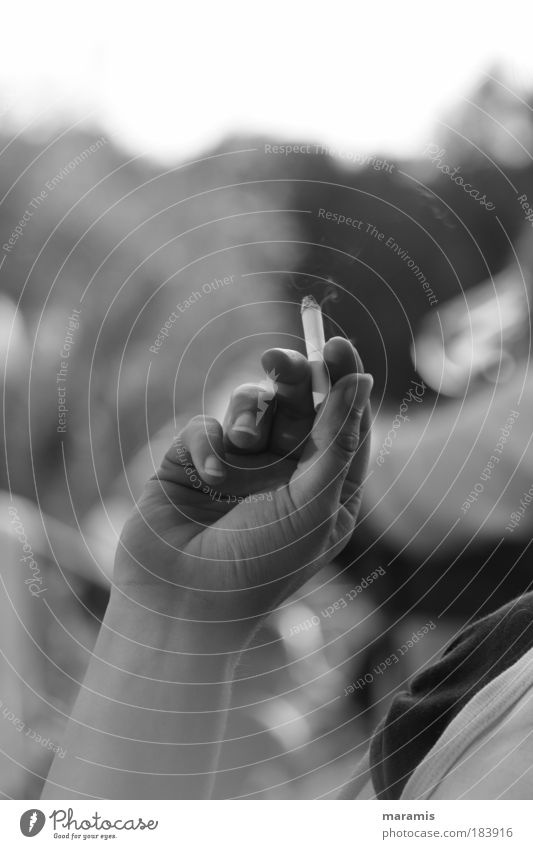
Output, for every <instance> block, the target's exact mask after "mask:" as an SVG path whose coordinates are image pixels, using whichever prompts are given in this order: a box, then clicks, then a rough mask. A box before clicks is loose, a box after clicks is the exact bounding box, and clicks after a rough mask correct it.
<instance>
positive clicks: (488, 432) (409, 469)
mask: <svg viewBox="0 0 533 849" xmlns="http://www.w3.org/2000/svg"><path fill="white" fill-rule="evenodd" d="M17 15H18V16H19V19H18V21H17V30H16V34H13V33H12V34H6V35H5V36H4V40H3V42H4V43H3V45H2V51H1V53H0V136H1V138H0V198H1V200H0V364H1V366H2V370H1V375H2V376H1V378H0V379H1V381H2V389H3V394H2V399H3V422H4V423H3V430H2V433H1V435H0V440H1V441H2V452H1V458H2V459H1V463H0V501H1V509H0V582H1V583H0V793H1V794H2V795H3V796H4V797H6V798H35V797H37V796H38V795H39V792H40V788H41V785H42V783H43V780H44V777H45V776H46V772H47V769H48V766H49V764H50V761H51V758H52V756H53V753H54V751H55V750H58V749H59V748H60V745H61V734H62V728H63V726H64V723H65V720H66V718H67V717H68V714H69V711H70V709H71V707H72V703H73V700H74V698H75V695H76V692H77V688H78V686H79V684H80V682H81V680H82V679H83V675H84V671H85V667H86V665H87V662H88V658H89V653H90V651H91V648H92V645H93V644H94V640H95V637H96V634H97V631H98V627H99V622H100V620H101V617H102V615H103V612H104V611H105V606H106V603H107V598H108V593H109V587H110V581H111V580H112V565H113V556H114V550H115V547H116V542H117V538H118V535H119V534H120V530H121V527H122V524H123V522H124V519H125V517H126V516H127V515H128V513H129V512H130V510H131V508H132V505H133V504H134V502H135V500H136V499H137V498H138V497H139V495H140V492H141V489H142V485H143V483H144V481H145V480H146V478H147V477H148V476H149V475H150V474H152V473H153V467H154V464H157V463H158V461H159V459H160V458H161V456H162V454H163V453H164V451H165V450H166V447H167V446H168V444H169V442H170V441H171V439H172V436H173V435H174V434H175V432H176V429H179V428H180V427H181V426H182V424H183V422H184V421H185V420H187V419H188V418H189V417H190V416H191V415H193V414H196V413H198V412H202V411H205V412H207V413H209V414H213V415H217V416H222V415H223V413H224V409H225V405H226V402H227V398H228V394H229V391H230V390H231V388H232V387H233V386H235V385H236V384H238V383H241V382H243V381H245V380H249V379H251V380H257V379H260V378H261V377H262V375H261V372H260V367H259V356H260V353H261V352H262V351H263V350H264V349H265V348H266V347H270V346H272V345H281V346H283V347H296V348H299V349H300V350H304V347H303V341H302V339H301V329H300V323H299V302H300V300H301V297H302V295H303V294H307V293H312V294H314V295H315V297H317V299H318V300H319V301H321V303H322V304H323V308H324V311H325V313H326V316H327V325H328V333H329V334H330V335H334V334H341V335H345V336H347V337H349V338H350V339H352V340H353V341H354V342H355V344H356V345H357V347H358V349H359V351H360V352H361V355H362V357H363V360H364V363H365V367H366V370H367V371H370V372H372V373H373V374H374V375H375V387H374V391H373V397H372V402H373V410H374V415H375V429H374V438H373V458H372V462H371V468H370V475H369V479H368V483H367V488H366V495H365V509H364V516H363V517H362V519H361V522H360V525H359V528H358V530H357V533H356V534H355V535H354V538H353V539H352V541H351V542H350V544H349V546H348V547H347V549H346V550H345V552H344V553H343V555H342V557H341V558H340V559H339V561H338V562H336V563H334V564H331V566H330V567H329V568H328V570H326V572H325V573H321V574H320V575H319V576H317V577H316V578H315V579H314V580H313V581H312V582H311V583H309V584H308V585H306V586H305V587H304V588H303V589H302V590H301V591H300V592H299V594H298V597H295V598H293V599H291V600H290V602H289V603H288V604H287V605H285V606H284V607H283V609H281V610H280V611H278V612H277V613H276V614H275V616H273V617H272V618H271V620H270V622H269V624H268V626H267V627H266V628H265V629H264V630H263V632H262V633H261V634H260V635H258V638H257V641H258V647H257V649H256V651H254V665H253V669H252V668H250V667H246V666H244V668H243V669H242V673H241V674H242V677H243V679H246V680H243V681H242V682H240V683H239V684H238V686H236V688H235V703H234V705H233V706H232V711H231V715H230V717H231V718H230V727H229V729H228V734H229V736H231V737H233V738H240V740H241V745H232V746H231V749H229V747H228V751H225V752H224V753H223V759H222V770H223V771H222V772H221V774H220V777H219V780H218V786H217V795H219V796H221V797H236V796H249V797H253V798H289V799H290V798H314V797H317V796H327V795H328V794H333V793H334V791H335V788H336V787H337V786H338V785H339V784H340V783H341V782H342V781H343V780H345V779H346V777H347V776H348V775H349V773H350V770H351V769H352V768H353V765H354V763H355V762H356V761H357V758H358V756H359V755H360V753H361V751H362V749H363V748H364V746H365V743H367V742H368V738H369V735H370V733H371V732H372V729H373V728H374V726H375V724H376V722H377V721H378V719H379V718H380V717H381V716H382V715H383V712H384V711H385V710H386V708H387V705H388V704H389V703H390V699H391V698H392V696H393V695H394V693H395V692H397V690H398V689H399V688H401V687H403V686H405V685H406V682H407V681H408V680H409V678H410V677H411V676H412V675H413V674H415V673H416V672H417V671H418V670H420V669H421V668H423V667H424V665H426V664H427V663H429V662H431V659H432V658H435V657H436V656H437V654H438V652H439V651H440V650H441V649H442V648H443V647H444V646H445V645H446V643H447V642H448V641H449V639H450V638H451V637H452V636H453V635H454V634H455V633H456V631H457V628H458V627H460V626H461V625H462V624H464V623H466V622H468V621H470V619H471V618H472V617H473V616H475V615H479V614H480V613H483V612H488V611H489V610H493V609H495V608H496V607H498V606H499V605H500V604H501V603H503V602H504V601H507V600H508V599H510V598H512V597H514V596H515V595H517V594H519V593H521V592H525V591H527V590H528V589H529V587H530V582H531V578H530V567H529V541H530V537H531V523H532V521H533V510H531V511H530V512H528V509H527V508H528V506H529V501H530V500H531V495H532V493H533V489H531V493H530V488H531V487H532V485H533V456H532V451H531V447H530V442H531V437H532V433H533V428H532V425H531V421H532V415H531V414H532V412H533V410H532V409H531V407H532V404H531V400H530V399H531V397H532V396H531V388H532V387H531V383H532V377H531V369H530V365H529V354H530V286H531V274H532V270H533V231H532V227H533V159H532V154H533V111H532V107H533V58H532V54H531V50H530V45H529V43H528V42H529V41H530V32H531V29H530V25H531V23H532V13H531V10H530V8H529V7H528V4H527V3H526V2H510V3H508V4H506V7H505V11H504V12H503V11H502V10H501V6H500V5H499V4H498V5H496V4H495V3H494V4H491V3H488V4H487V3H477V2H475V3H471V4H459V3H455V2H452V3H449V4H447V6H446V8H445V9H440V8H439V9H437V10H434V11H431V12H429V11H428V8H427V4H422V3H413V4H410V5H409V11H406V10H405V9H404V8H399V7H398V6H394V5H393V4H386V3H384V4H381V5H378V6H376V5H371V6H370V5H367V4H361V3H356V4H354V3H349V4H348V3H341V2H334V3H332V4H328V6H327V8H326V7H324V6H323V5H320V4H318V3H305V4H303V3H294V4H290V6H289V7H287V6H284V5H282V4H278V3H270V4H268V5H267V6H264V7H261V9H253V7H250V6H249V5H245V4H239V3H235V4H229V5H228V4H225V5H224V6H216V5H215V4H212V3H208V4H202V5H199V6H195V7H188V8H180V7H177V6H173V5H171V4H169V3H163V2H152V3H150V4H149V5H148V4H138V5H137V6H136V7H133V8H132V7H131V6H126V5H122V4H121V3H117V4H113V5H112V6H111V7H110V6H109V4H108V5H107V6H104V5H103V4H100V3H93V4H91V6H90V7H88V6H86V5H81V4H80V5H78V4H74V5H72V4H67V3H59V2H51V3H48V4H46V5H44V6H43V5H42V4H37V3H33V2H31V3H26V4H25V5H24V8H23V10H22V9H21V10H19V12H18V13H17ZM173 311H174V312H176V311H177V313H178V319H177V320H176V321H175V322H174V323H172V324H169V316H170V315H171V314H172V313H173ZM491 458H492V461H491ZM494 458H496V459H494ZM489 463H492V465H490V466H489V465H488V464H489ZM527 493H529V496H528V498H529V500H528V498H526V494H527ZM24 558H26V559H24ZM428 623H432V625H433V626H434V627H431V628H428V627H427V626H428ZM424 628H425V633H424V634H423V636H422V637H418V638H417V639H416V640H414V639H412V637H413V634H415V633H417V632H420V631H424ZM409 640H410V642H411V645H409V646H408V649H409V650H406V651H405V652H404V653H402V655H401V659H400V661H399V662H397V663H396V662H395V663H394V664H392V663H387V659H390V658H391V657H392V656H393V655H394V654H395V653H397V650H398V648H399V647H400V646H405V645H407V644H408V643H407V641H409ZM384 663H385V666H386V671H384V670H382V671H381V672H376V669H380V668H381V666H383V664H384ZM361 681H362V682H363V683H362V684H361ZM356 683H359V685H358V686H357V687H356V686H355V684H356Z"/></svg>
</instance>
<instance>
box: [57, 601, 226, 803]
mask: <svg viewBox="0 0 533 849" xmlns="http://www.w3.org/2000/svg"><path fill="white" fill-rule="evenodd" d="M220 627H221V626H217V625H209V626H192V628H191V626H190V625H189V624H187V623H183V622H176V621H175V620H173V619H171V618H167V617H164V616H160V615H158V614H154V613H148V612H147V613H142V614H141V613H140V612H139V609H138V608H136V606H134V605H128V604H123V603H120V602H119V603H115V602H114V601H112V602H110V604H109V607H108V611H107V613H106V616H105V619H104V622H103V624H102V628H101V631H100V635H99V637H98V640H97V643H96V646H95V649H94V652H93V657H92V659H91V662H90V664H89V667H88V670H87V674H86V677H85V680H84V682H83V684H82V687H81V689H80V693H79V696H78V699H77V701H76V704H75V706H74V710H73V712H72V716H71V718H70V720H69V723H68V726H67V729H66V734H65V738H64V743H63V749H65V750H66V755H65V757H64V758H59V757H57V756H56V758H55V760H54V762H53V764H52V768H51V770H50V774H49V776H48V779H47V783H46V785H45V788H44V792H43V798H59V799H62V798H72V797H74V798H76V797H80V796H93V797H101V798H122V799H127V798H129V799H132V798H133V799H135V798H144V799H146V798H155V799H164V798H170V799H190V798H207V797H209V796H210V794H211V791H212V786H213V781H214V771H215V770H216V765H217V759H218V754H219V749H220V741H221V738H222V736H223V733H224V728H225V722H226V713H227V709H228V704H229V697H230V692H231V681H232V675H233V670H234V667H235V665H236V662H237V660H238V654H236V653H223V646H224V642H223V640H222V639H221V640H218V641H217V639H216V635H213V634H210V633H208V631H207V630H206V629H212V628H218V629H219V630H220ZM222 628H223V626H222ZM195 629H196V630H195ZM200 633H201V634H203V636H201V637H200V636H199V635H200ZM217 642H218V651H219V652H220V653H217V654H206V653H205V650H206V649H207V650H208V651H209V652H214V651H216V648H215V646H216V644H217Z"/></svg>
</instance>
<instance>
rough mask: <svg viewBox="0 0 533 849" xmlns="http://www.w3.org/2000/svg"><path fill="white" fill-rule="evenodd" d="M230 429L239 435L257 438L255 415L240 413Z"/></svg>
mask: <svg viewBox="0 0 533 849" xmlns="http://www.w3.org/2000/svg"><path fill="white" fill-rule="evenodd" d="M231 429H232V430H236V431H238V432H239V433H249V434H250V436H257V428H256V425H255V413H250V412H247V413H241V414H240V416H237V418H236V419H235V421H234V422H233V424H232V426H231Z"/></svg>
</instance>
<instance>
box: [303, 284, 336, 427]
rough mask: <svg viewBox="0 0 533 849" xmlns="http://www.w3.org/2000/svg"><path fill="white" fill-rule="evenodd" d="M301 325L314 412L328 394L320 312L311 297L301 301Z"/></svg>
mask: <svg viewBox="0 0 533 849" xmlns="http://www.w3.org/2000/svg"><path fill="white" fill-rule="evenodd" d="M302 324H303V327H304V339H305V347H306V350H307V359H308V360H309V362H310V364H311V385H312V389H313V405H314V408H315V410H316V408H317V407H318V405H319V404H321V403H322V401H323V400H324V398H325V397H326V395H327V394H328V392H329V389H330V386H329V375H328V370H327V368H326V364H325V362H324V354H323V352H324V345H325V344H326V338H325V336H324V324H323V322H322V310H321V309H320V307H319V305H318V304H317V302H316V301H315V299H314V298H313V296H312V295H306V296H305V298H304V299H303V301H302Z"/></svg>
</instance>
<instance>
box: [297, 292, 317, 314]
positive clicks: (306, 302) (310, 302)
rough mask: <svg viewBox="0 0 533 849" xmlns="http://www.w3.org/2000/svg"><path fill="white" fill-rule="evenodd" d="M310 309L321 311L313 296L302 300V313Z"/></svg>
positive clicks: (307, 296)
mask: <svg viewBox="0 0 533 849" xmlns="http://www.w3.org/2000/svg"><path fill="white" fill-rule="evenodd" d="M308 309H314V310H319V309H320V307H319V305H318V304H317V302H316V301H315V299H314V298H313V296H312V295H305V297H304V298H303V299H302V309H301V311H302V312H303V311H304V310H308Z"/></svg>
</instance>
